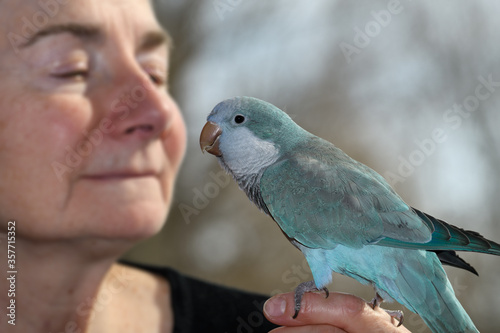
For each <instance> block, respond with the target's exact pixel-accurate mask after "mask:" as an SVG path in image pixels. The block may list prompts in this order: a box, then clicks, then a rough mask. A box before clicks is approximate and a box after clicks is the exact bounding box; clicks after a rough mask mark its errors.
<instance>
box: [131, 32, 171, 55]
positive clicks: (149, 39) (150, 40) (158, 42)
mask: <svg viewBox="0 0 500 333" xmlns="http://www.w3.org/2000/svg"><path fill="white" fill-rule="evenodd" d="M172 44H173V43H172V37H170V34H169V33H168V32H167V31H165V30H152V31H148V32H147V33H146V34H144V36H142V37H141V40H140V42H139V50H141V51H143V50H150V49H153V48H156V47H158V46H162V45H166V46H167V48H168V50H169V51H170V50H171V49H172Z"/></svg>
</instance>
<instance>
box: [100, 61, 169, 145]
mask: <svg viewBox="0 0 500 333" xmlns="http://www.w3.org/2000/svg"><path fill="white" fill-rule="evenodd" d="M137 67H138V68H134V66H130V67H129V68H128V69H123V70H122V72H121V73H120V75H119V76H117V77H116V79H115V80H113V84H110V87H109V88H108V89H107V91H108V93H105V96H104V99H105V100H106V103H104V107H105V109H106V111H105V117H106V118H108V120H109V124H110V126H109V127H110V128H112V131H111V133H110V134H111V135H112V136H113V137H114V138H115V139H119V140H140V141H144V140H146V141H147V140H152V139H154V138H157V137H158V136H160V135H161V134H162V133H163V131H165V129H166V128H167V125H168V123H169V119H170V118H171V113H172V110H171V109H170V107H171V105H172V103H168V98H169V97H168V94H167V93H166V91H164V90H162V89H165V88H161V87H158V86H156V85H155V84H154V83H153V82H152V81H151V80H150V79H149V77H148V75H146V73H144V71H143V70H142V68H140V66H137ZM105 90H106V89H105ZM106 104H107V107H106Z"/></svg>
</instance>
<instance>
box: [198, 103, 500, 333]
mask: <svg viewBox="0 0 500 333" xmlns="http://www.w3.org/2000/svg"><path fill="white" fill-rule="evenodd" d="M200 146H201V149H202V151H206V152H209V153H211V154H213V155H215V156H217V158H218V161H219V163H220V165H221V166H222V167H223V168H224V169H225V170H226V171H227V172H228V173H229V174H231V175H232V176H233V178H234V179H235V181H236V182H237V183H238V185H239V187H240V188H241V189H242V190H243V191H244V192H245V193H246V194H247V196H248V198H249V199H250V200H251V201H253V203H254V204H255V205H257V207H259V208H260V209H261V210H262V211H264V212H265V213H266V214H267V215H269V216H270V217H271V218H272V219H273V220H274V221H275V222H276V223H277V224H278V226H279V227H280V228H281V230H282V231H283V233H284V234H285V236H286V237H287V238H288V240H289V241H290V242H291V243H292V244H293V245H294V246H295V247H297V248H298V249H299V250H300V251H302V253H303V254H304V256H305V258H306V260H307V262H308V264H309V267H310V268H311V272H312V275H313V278H314V280H313V281H309V282H304V283H301V284H300V285H299V286H298V287H297V288H296V290H295V316H294V318H295V317H296V316H297V314H298V313H299V310H300V302H301V299H302V295H303V294H304V293H305V292H310V291H317V290H322V289H324V290H325V291H326V292H327V290H326V287H325V286H327V285H328V284H329V283H330V282H331V281H332V271H334V272H337V273H340V274H343V275H346V276H349V277H351V278H353V279H355V280H357V281H359V282H360V283H363V284H369V285H372V286H373V287H374V289H375V291H376V294H375V298H374V299H373V300H372V302H371V305H372V306H373V307H374V308H375V306H378V305H380V303H381V302H382V301H384V300H388V301H392V300H396V301H397V302H399V303H401V304H403V305H404V306H406V307H407V308H408V309H409V310H411V311H413V312H415V313H417V314H419V315H420V316H421V317H422V319H423V320H424V321H425V323H426V324H427V325H428V326H429V328H430V329H431V330H432V331H433V332H436V333H438V332H478V330H477V329H476V327H475V326H474V323H473V322H472V320H471V319H470V317H469V316H468V314H467V313H466V312H465V310H464V308H463V307H462V305H461V304H460V302H459V301H458V300H457V298H456V297H455V293H454V291H453V289H452V286H451V284H450V282H449V280H448V278H447V276H446V273H445V271H444V269H443V267H442V264H447V265H451V266H455V267H458V268H462V269H466V270H468V271H470V272H472V273H474V274H477V272H476V271H475V269H474V268H473V267H472V266H470V265H469V264H468V263H466V262H465V261H464V260H463V259H461V258H460V257H458V255H457V254H456V252H455V251H473V252H482V253H488V254H494V255H500V245H499V244H497V243H495V242H493V241H490V240H487V239H485V238H484V237H482V236H481V235H480V234H478V233H477V232H474V231H468V230H464V229H461V228H458V227H455V226H453V225H450V224H448V223H446V222H444V221H442V220H439V219H436V218H434V217H432V216H430V215H428V214H426V213H424V212H422V211H420V210H418V209H415V208H413V207H411V206H409V205H408V204H406V203H405V202H404V201H403V199H401V197H399V195H398V194H396V192H395V191H394V190H393V189H392V188H391V186H390V185H389V184H388V183H387V181H386V180H385V179H384V178H383V177H382V176H381V175H379V174H378V173H377V172H375V171H374V170H372V169H370V168H369V167H367V166H366V165H364V164H362V163H360V162H357V161H355V160H354V159H352V158H350V157H349V156H348V155H347V154H345V153H344V152H343V151H342V150H340V149H339V148H337V147H335V146H334V145H333V144H332V143H330V142H328V141H325V140H323V139H321V138H319V137H317V136H315V135H313V134H311V133H309V132H307V131H306V130H304V129H303V128H301V127H300V126H299V125H297V124H296V123H295V122H294V121H293V120H292V119H291V118H290V117H289V116H288V115H287V114H286V113H285V112H283V111H282V110H280V109H279V108H277V107H275V106H274V105H272V104H269V103H267V102H264V101H262V100H259V99H256V98H252V97H236V98H232V99H228V100H225V101H223V102H221V103H219V104H217V105H216V106H215V108H214V109H213V111H212V112H211V113H210V115H209V116H208V118H207V123H206V125H205V126H204V128H203V130H202V132H201V136H200ZM327 295H328V294H327ZM327 297H328V296H327ZM388 312H389V314H390V315H391V316H393V317H395V318H396V319H398V320H399V324H401V323H402V320H403V314H402V312H401V311H388Z"/></svg>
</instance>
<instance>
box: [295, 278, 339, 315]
mask: <svg viewBox="0 0 500 333" xmlns="http://www.w3.org/2000/svg"><path fill="white" fill-rule="evenodd" d="M321 290H323V291H324V292H325V293H326V296H325V298H328V296H329V295H330V292H329V291H328V289H327V288H326V287H324V288H322V289H321ZM311 291H319V289H318V288H317V287H316V284H315V283H314V281H307V282H302V283H301V284H299V285H298V286H297V288H295V313H294V314H293V317H292V318H293V319H295V318H297V316H298V315H299V311H300V303H301V301H302V296H304V293H308V292H311Z"/></svg>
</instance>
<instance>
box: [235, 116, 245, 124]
mask: <svg viewBox="0 0 500 333" xmlns="http://www.w3.org/2000/svg"><path fill="white" fill-rule="evenodd" d="M244 121H245V117H244V116H242V115H241V114H237V115H236V116H235V117H234V122H235V123H237V124H241V123H242V122H244Z"/></svg>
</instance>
